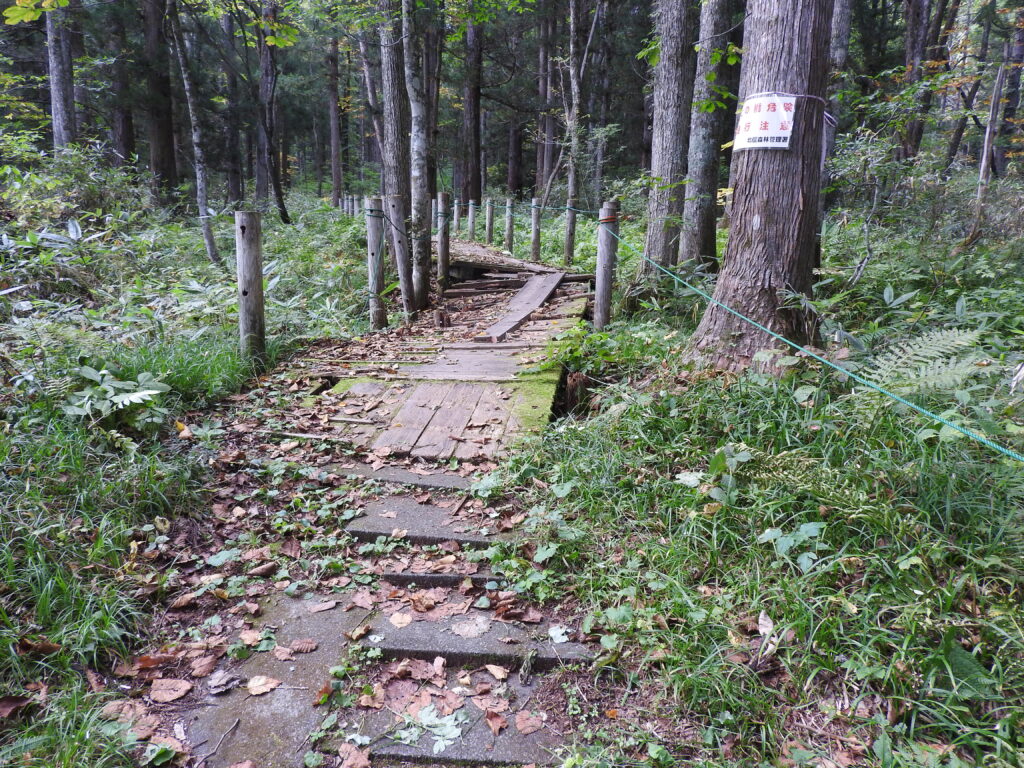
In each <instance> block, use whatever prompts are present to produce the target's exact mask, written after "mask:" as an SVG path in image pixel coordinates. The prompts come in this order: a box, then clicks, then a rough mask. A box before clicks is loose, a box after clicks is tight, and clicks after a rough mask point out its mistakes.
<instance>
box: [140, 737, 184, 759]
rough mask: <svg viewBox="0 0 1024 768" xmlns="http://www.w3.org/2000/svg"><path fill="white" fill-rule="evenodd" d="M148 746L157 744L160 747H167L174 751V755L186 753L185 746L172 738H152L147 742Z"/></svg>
mask: <svg viewBox="0 0 1024 768" xmlns="http://www.w3.org/2000/svg"><path fill="white" fill-rule="evenodd" d="M149 743H150V744H157V745H160V746H164V747H167V748H168V749H171V750H173V751H174V753H175V754H178V755H182V754H185V753H187V752H188V750H187V749H186V748H185V745H184V744H182V743H181V742H180V741H178V740H177V739H175V738H174V737H173V736H154V737H153V738H151V739H150V740H149Z"/></svg>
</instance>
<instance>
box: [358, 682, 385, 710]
mask: <svg viewBox="0 0 1024 768" xmlns="http://www.w3.org/2000/svg"><path fill="white" fill-rule="evenodd" d="M359 706H360V707H366V708H368V709H381V708H382V707H383V706H384V688H383V686H381V685H375V686H373V693H364V694H363V695H362V696H360V697H359Z"/></svg>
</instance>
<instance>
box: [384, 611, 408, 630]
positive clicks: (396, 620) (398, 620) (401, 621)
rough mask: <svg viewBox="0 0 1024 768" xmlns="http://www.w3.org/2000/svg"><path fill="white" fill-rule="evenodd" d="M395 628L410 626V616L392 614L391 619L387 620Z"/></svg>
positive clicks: (406, 614)
mask: <svg viewBox="0 0 1024 768" xmlns="http://www.w3.org/2000/svg"><path fill="white" fill-rule="evenodd" d="M388 621H390V622H391V623H392V624H393V625H394V626H395V627H397V628H398V629H402V628H403V627H408V626H409V625H410V624H412V616H410V615H409V614H408V613H393V614H391V618H389V619H388Z"/></svg>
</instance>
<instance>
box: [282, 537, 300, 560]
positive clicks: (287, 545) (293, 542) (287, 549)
mask: <svg viewBox="0 0 1024 768" xmlns="http://www.w3.org/2000/svg"><path fill="white" fill-rule="evenodd" d="M281 554H282V555H287V556H288V557H290V558H292V559H295V558H298V557H299V556H301V555H302V545H301V544H300V543H299V540H298V539H285V541H284V543H283V544H282V545H281Z"/></svg>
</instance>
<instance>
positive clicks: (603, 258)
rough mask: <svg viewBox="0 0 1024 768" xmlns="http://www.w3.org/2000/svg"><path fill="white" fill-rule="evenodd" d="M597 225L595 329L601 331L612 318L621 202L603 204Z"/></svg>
mask: <svg viewBox="0 0 1024 768" xmlns="http://www.w3.org/2000/svg"><path fill="white" fill-rule="evenodd" d="M598 222H599V223H598V225H597V275H596V276H595V277H596V284H595V286H594V330H597V331H600V330H601V329H603V328H604V327H605V326H606V325H608V323H609V321H610V320H611V318H612V287H613V285H614V283H615V260H616V255H617V252H618V249H619V241H618V240H617V239H616V237H615V236H616V235H617V234H618V232H619V204H618V203H616V202H614V201H609V202H606V203H605V204H604V205H603V206H601V216H600V218H598Z"/></svg>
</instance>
